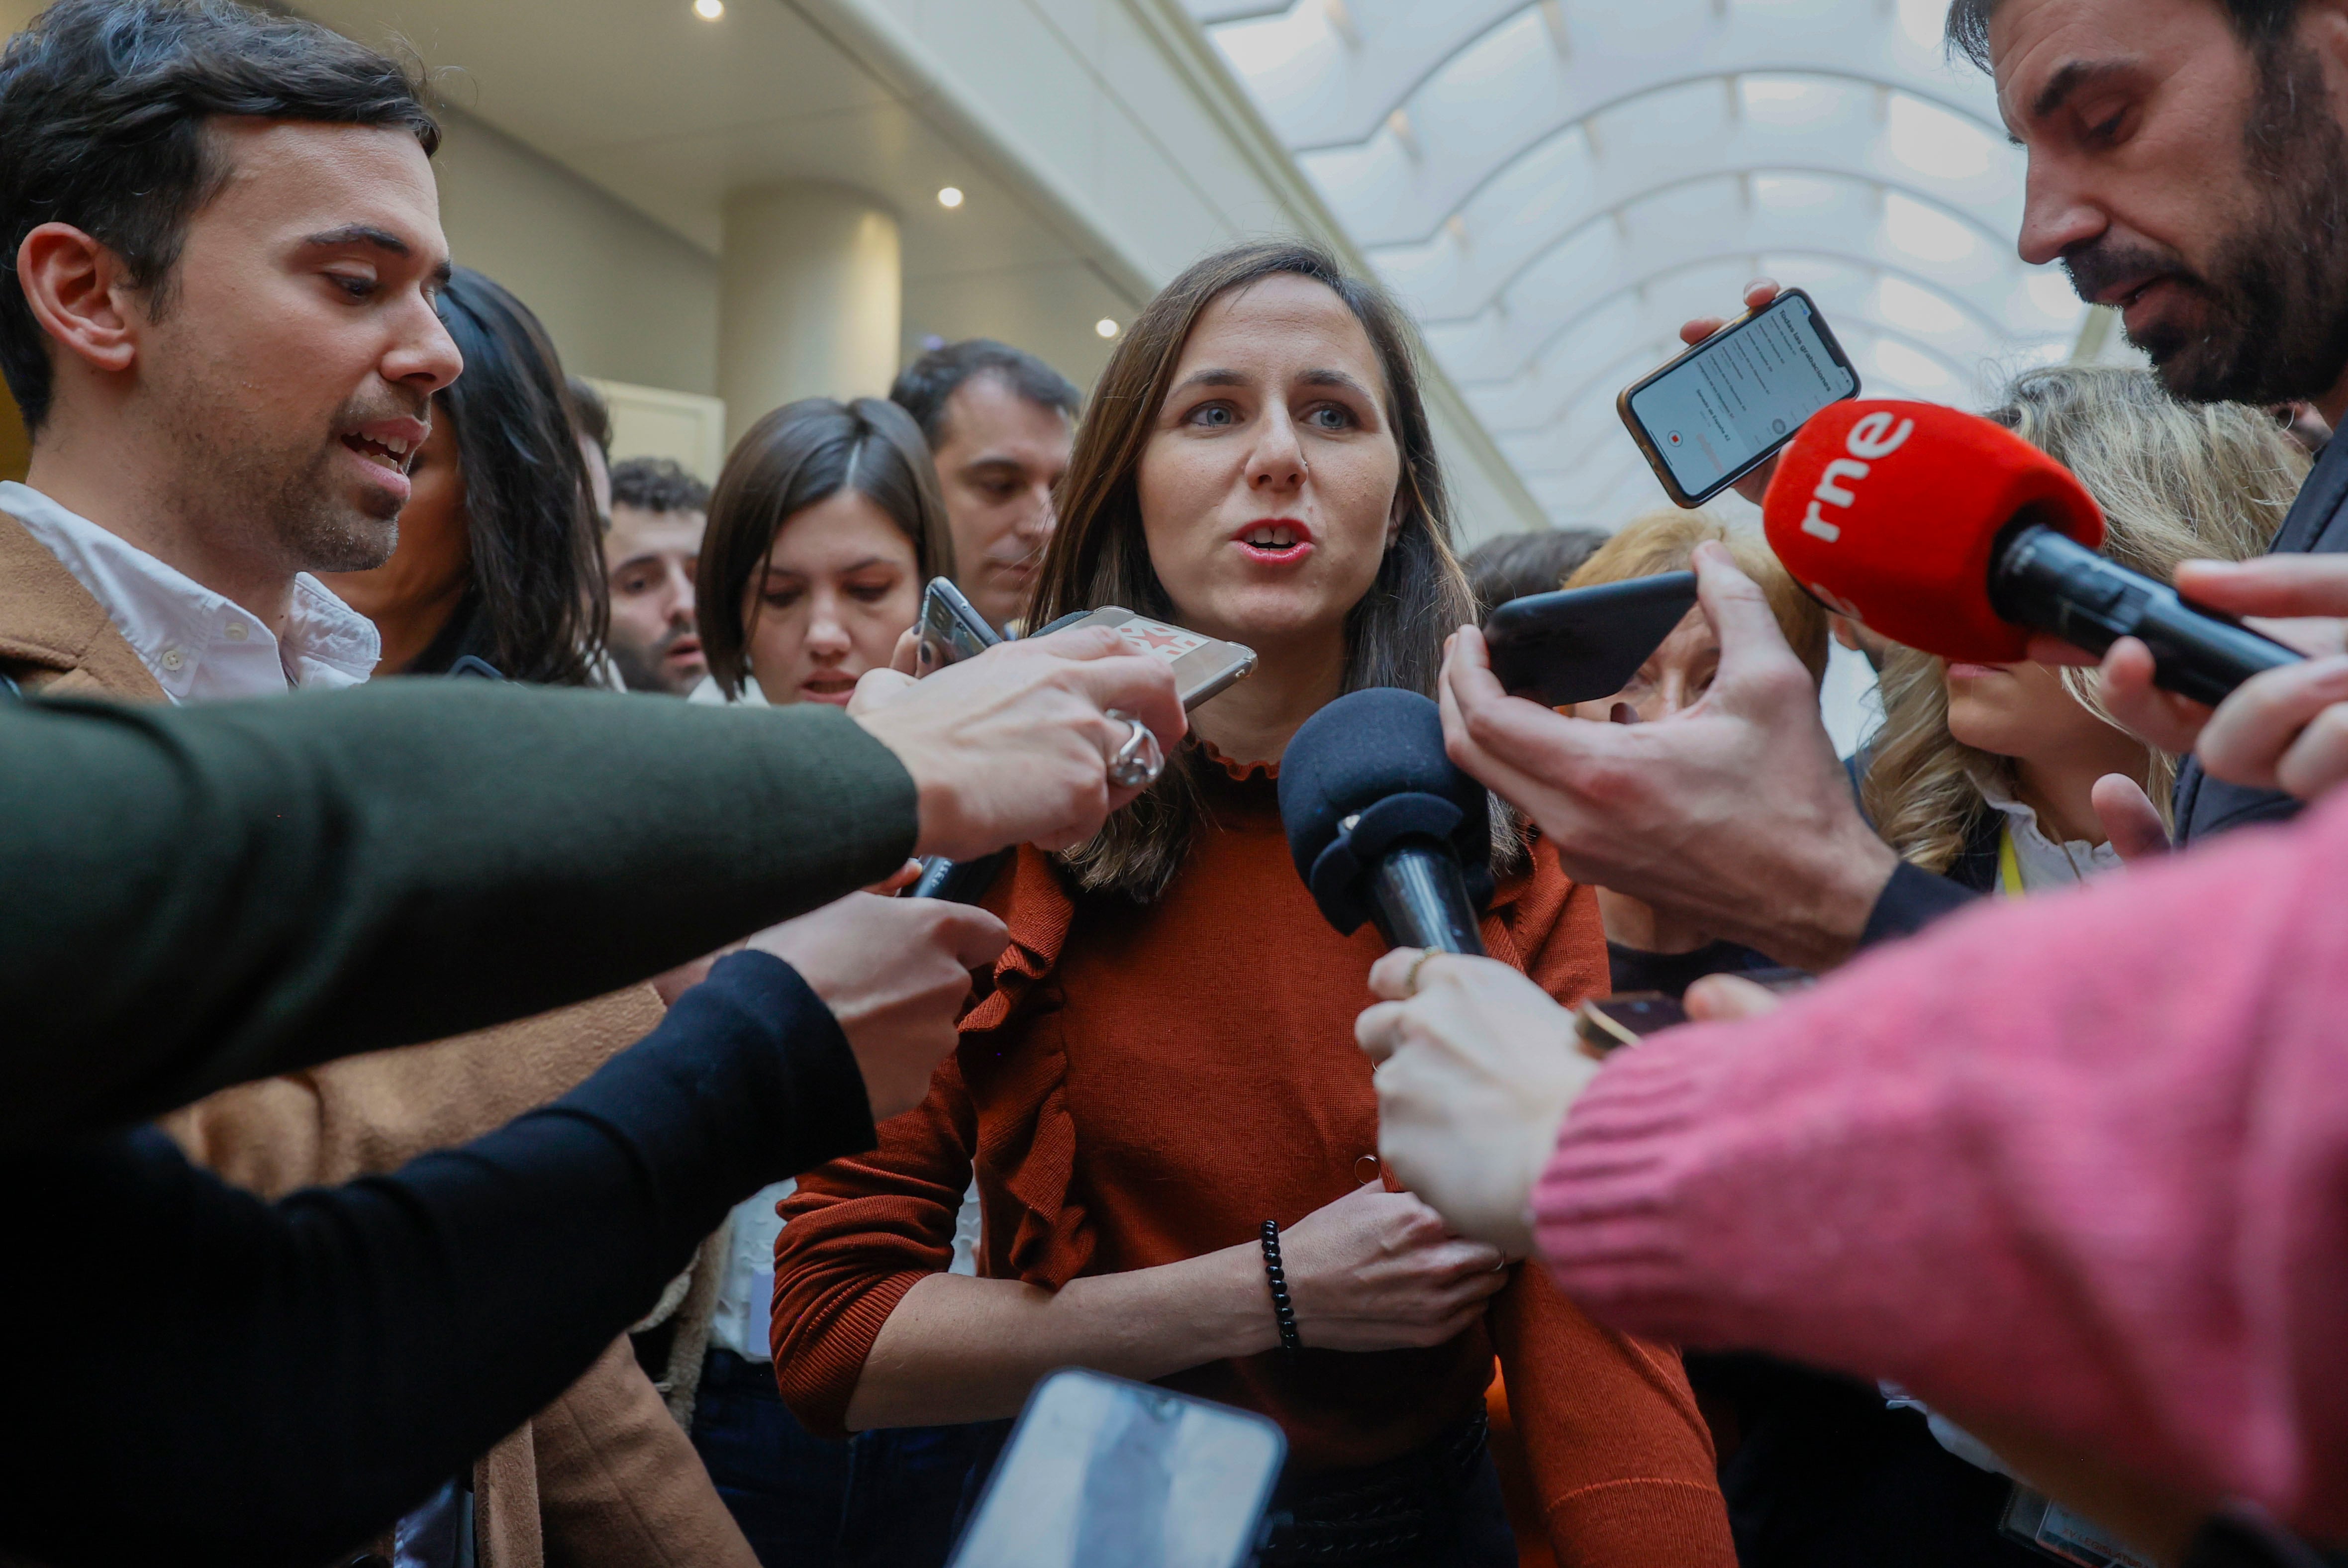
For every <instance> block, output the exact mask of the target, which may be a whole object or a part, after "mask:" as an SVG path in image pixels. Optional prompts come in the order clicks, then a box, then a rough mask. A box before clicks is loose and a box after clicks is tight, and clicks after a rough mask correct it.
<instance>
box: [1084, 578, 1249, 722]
mask: <svg viewBox="0 0 2348 1568" xmlns="http://www.w3.org/2000/svg"><path fill="white" fill-rule="evenodd" d="M1076 626H1112V627H1115V628H1116V629H1117V631H1120V632H1123V633H1124V634H1125V635H1126V638H1127V640H1128V641H1130V642H1133V643H1136V644H1138V645H1140V646H1141V647H1142V648H1143V649H1144V650H1146V651H1147V652H1148V654H1149V655H1151V656H1152V657H1154V658H1159V659H1163V660H1164V661H1165V662H1166V663H1168V664H1169V665H1173V666H1174V689H1175V690H1176V691H1178V692H1179V693H1180V694H1181V697H1182V707H1183V708H1184V710H1185V711H1188V710H1189V709H1190V708H1194V707H1198V706H1199V705H1200V703H1202V702H1204V701H1206V700H1207V699H1208V698H1209V697H1210V696H1216V695H1217V694H1219V693H1220V692H1222V691H1225V690H1227V689H1228V688H1229V687H1230V686H1231V684H1232V683H1233V682H1235V681H1237V680H1239V679H1240V678H1241V676H1245V675H1247V674H1248V673H1249V672H1250V671H1251V670H1253V669H1254V668H1255V650H1254V649H1253V648H1251V647H1249V646H1248V645H1246V644H1244V643H1226V642H1222V641H1220V640H1218V639H1216V638H1214V637H1208V636H1202V635H1200V634H1199V633H1197V632H1186V631H1184V630H1183V629H1182V628H1181V627H1179V626H1169V625H1168V624H1166V623H1165V622H1163V621H1153V620H1151V619H1150V618H1149V617H1148V616H1147V615H1137V614H1134V613H1133V612H1132V611H1130V610H1128V609H1126V608H1124V607H1123V606H1122V605H1117V604H1105V605H1103V606H1102V607H1101V608H1099V609H1097V610H1095V611H1094V612H1093V613H1092V614H1089V615H1080V616H1078V617H1076V619H1075V620H1073V621H1070V620H1066V618H1065V617H1063V619H1062V620H1059V621H1055V622H1053V623H1052V630H1054V631H1062V630H1066V629H1067V628H1069V627H1076Z"/></svg>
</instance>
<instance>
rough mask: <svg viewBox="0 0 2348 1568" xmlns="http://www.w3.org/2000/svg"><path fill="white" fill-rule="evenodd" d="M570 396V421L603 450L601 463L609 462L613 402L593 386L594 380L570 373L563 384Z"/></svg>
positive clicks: (606, 465) (596, 446)
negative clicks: (604, 399)
mask: <svg viewBox="0 0 2348 1568" xmlns="http://www.w3.org/2000/svg"><path fill="white" fill-rule="evenodd" d="M562 389H563V391H564V392H565V393H566V394H567V395H568V396H569V397H570V398H571V422H572V425H574V426H575V427H577V428H578V431H579V433H580V434H581V435H582V436H584V437H586V438H588V439H589V440H591V441H592V442H594V443H595V449H596V450H598V451H600V452H602V454H603V466H604V467H606V468H609V467H611V464H612V406H611V405H610V404H609V403H606V402H604V401H603V395H602V393H601V392H598V391H596V390H595V384H594V383H593V382H592V381H590V380H588V379H587V377H584V376H573V377H569V378H568V379H567V380H565V381H564V382H563V384H562Z"/></svg>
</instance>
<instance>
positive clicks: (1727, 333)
mask: <svg viewBox="0 0 2348 1568" xmlns="http://www.w3.org/2000/svg"><path fill="white" fill-rule="evenodd" d="M1858 396H1859V372H1858V371H1857V370H1855V369H1853V368H1852V366H1851V363H1850V356H1849V355H1847V354H1845V353H1844V352H1843V351H1842V345H1841V344H1839V343H1837V342H1836V341H1835V335H1834V334H1833V333H1832V332H1830V331H1828V329H1827V324H1826V319H1825V318H1824V317H1823V316H1821V315H1818V306H1817V305H1816V304H1812V303H1811V301H1810V296H1809V295H1807V294H1804V293H1803V292H1802V291H1801V290H1799V289H1787V291H1786V292H1785V293H1783V294H1779V295H1778V296H1777V297H1776V299H1773V300H1771V301H1770V302H1769V303H1768V304H1765V305H1763V306H1762V307H1761V308H1760V309H1759V310H1756V311H1752V312H1749V313H1748V314H1746V315H1745V316H1744V317H1742V318H1741V319H1739V320H1737V321H1735V322H1732V323H1730V324H1729V325H1726V326H1725V327H1722V328H1721V329H1720V330H1719V331H1718V332H1715V333H1714V334H1713V335H1711V336H1710V337H1707V338H1705V339H1704V341H1703V342H1702V343H1699V344H1697V345H1695V346H1694V347H1692V348H1690V349H1689V350H1688V351H1687V352H1686V353H1685V354H1683V355H1681V356H1679V357H1678V358H1677V359H1674V360H1673V361H1672V362H1671V363H1670V364H1669V365H1666V366H1663V368H1662V369H1660V370H1657V371H1655V372H1654V373H1653V375H1651V376H1649V377H1646V378H1645V379H1644V380H1642V381H1636V382H1633V383H1632V385H1630V386H1629V387H1624V388H1623V389H1622V397H1618V398H1616V399H1615V403H1614V407H1615V408H1616V410H1617V411H1618V412H1619V413H1621V414H1622V423H1623V424H1625V425H1627V426H1628V427H1630V430H1631V438H1632V440H1634V441H1636V442H1638V443H1639V450H1640V451H1641V452H1643V453H1644V454H1645V456H1646V459H1647V464H1648V466H1649V467H1650V468H1653V469H1654V470H1655V477H1656V478H1657V479H1659V480H1663V492H1664V493H1665V494H1666V495H1668V496H1670V497H1671V498H1672V500H1675V501H1677V502H1678V503H1679V504H1680V505H1682V506H1702V505H1703V504H1704V502H1705V501H1707V500H1711V499H1712V498H1713V497H1714V496H1716V495H1718V494H1719V493H1720V492H1721V491H1722V490H1726V489H1727V488H1728V487H1729V486H1730V485H1732V484H1735V482H1736V481H1737V480H1740V479H1742V478H1744V477H1745V475H1746V474H1747V473H1749V472H1751V471H1752V470H1753V469H1755V468H1756V467H1758V466H1759V465H1760V463H1761V462H1762V461H1763V460H1764V459H1766V458H1767V457H1768V456H1769V454H1770V453H1772V452H1774V451H1776V449H1778V448H1780V447H1782V446H1784V445H1785V444H1786V443H1787V441H1790V440H1792V439H1793V438H1794V432H1796V431H1797V430H1799V429H1800V428H1802V422H1803V421H1804V420H1806V419H1807V418H1809V417H1810V416H1811V415H1813V414H1815V413H1817V412H1818V410H1819V409H1821V408H1823V407H1826V406H1827V405H1828V404H1829V403H1838V402H1840V401H1841V400H1842V399H1844V398H1846V397H1858Z"/></svg>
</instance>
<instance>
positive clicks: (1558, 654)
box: [1484, 572, 1695, 707]
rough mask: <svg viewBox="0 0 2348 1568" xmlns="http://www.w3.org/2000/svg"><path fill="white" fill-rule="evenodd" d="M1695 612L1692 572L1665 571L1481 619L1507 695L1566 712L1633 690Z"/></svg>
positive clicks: (1524, 603) (1541, 597)
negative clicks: (1640, 675) (1641, 669)
mask: <svg viewBox="0 0 2348 1568" xmlns="http://www.w3.org/2000/svg"><path fill="white" fill-rule="evenodd" d="M1694 607H1695V573H1693V572H1661V573H1656V574H1655V575H1654V576H1653V577H1633V578H1632V579H1631V580H1630V581H1629V582H1627V583H1600V584H1599V585H1598V586H1597V587H1595V588H1568V589H1563V590H1560V592H1558V593H1530V594H1527V595H1526V596H1525V597H1524V598H1522V599H1511V600H1509V602H1508V603H1505V604H1503V605H1501V606H1500V607H1499V608H1498V609H1497V610H1494V611H1493V612H1492V614H1491V615H1490V616H1489V617H1488V618H1487V619H1486V621H1485V622H1484V641H1485V644H1486V645H1488V647H1489V648H1490V649H1491V652H1492V673H1493V674H1494V675H1496V676H1498V677H1499V680H1500V685H1501V686H1503V687H1505V688H1506V689H1507V690H1508V693H1509V696H1522V697H1529V698H1531V699H1532V700H1533V701H1535V702H1537V703H1540V705H1541V706H1542V707H1566V706H1567V705H1568V704H1570V703H1577V702H1595V701H1597V700H1598V699H1599V698H1600V697H1602V696H1613V695H1614V694H1615V693H1616V692H1618V691H1621V690H1622V688H1623V687H1624V686H1629V685H1630V684H1631V677H1632V676H1635V675H1637V674H1638V673H1639V666H1640V665H1643V664H1645V663H1646V662H1647V660H1648V658H1649V657H1650V656H1651V655H1653V653H1654V651H1655V650H1656V649H1657V648H1659V647H1661V646H1663V639H1664V638H1665V637H1668V636H1670V635H1671V634H1672V628H1673V627H1674V626H1676V625H1678V624H1680V622H1681V621H1682V620H1683V619H1684V617H1685V616H1686V614H1687V613H1688V612H1689V611H1690V610H1692V609H1694Z"/></svg>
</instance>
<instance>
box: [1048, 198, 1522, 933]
mask: <svg viewBox="0 0 2348 1568" xmlns="http://www.w3.org/2000/svg"><path fill="white" fill-rule="evenodd" d="M1282 273H1292V274H1294V275H1296V276H1298V277H1304V278H1310V279H1312V280H1313V282H1315V283H1317V284H1322V285H1323V286H1324V287H1326V288H1327V289H1328V290H1329V292H1330V293H1332V294H1335V295H1336V296H1337V297H1338V298H1339V299H1341V300H1343V301H1344V304H1345V307H1346V308H1347V309H1348V310H1350V311H1352V312H1353V313H1354V319H1355V320H1356V321H1359V322H1360V323H1361V324H1362V330H1363V331H1364V332H1365V333H1366V334H1367V335H1368V336H1369V340H1370V346H1371V348H1372V349H1373V350H1374V351H1375V353H1376V355H1377V356H1378V364H1379V366H1380V367H1381V368H1382V369H1383V370H1384V371H1385V383H1386V385H1385V415H1386V419H1387V422H1388V423H1389V425H1390V426H1391V427H1392V428H1393V430H1394V432H1395V446H1396V447H1397V448H1398V449H1400V454H1401V458H1402V474H1401V479H1400V480H1399V483H1398V487H1397V500H1398V501H1399V507H1398V510H1399V512H1400V514H1401V526H1400V527H1399V529H1398V530H1397V531H1396V532H1395V538H1394V542H1393V543H1392V544H1390V545H1388V546H1387V547H1386V552H1385V559H1384V560H1383V561H1381V562H1379V565H1378V574H1377V578H1376V580H1375V582H1373V583H1371V584H1370V590H1369V592H1368V593H1365V594H1364V595H1363V596H1362V599H1361V602H1360V603H1357V604H1355V605H1354V608H1353V609H1352V611H1351V612H1349V613H1348V614H1347V615H1346V618H1345V677H1344V689H1345V690H1347V691H1358V690H1360V689H1361V688H1363V687H1365V686H1402V687H1404V688H1406V689H1407V690H1410V691H1416V692H1421V693H1426V694H1428V695H1432V694H1433V692H1434V690H1435V677H1436V674H1437V671H1438V670H1439V669H1440V668H1441V667H1442V659H1443V639H1444V638H1445V637H1446V636H1447V634H1450V633H1451V632H1452V631H1453V630H1454V629H1456V628H1457V626H1458V625H1459V624H1461V623H1462V622H1464V621H1468V620H1470V619H1472V618H1473V617H1474V615H1475V610H1476V601H1475V597H1474V595H1473V594H1472V593H1469V591H1468V579H1467V576H1466V575H1465V574H1464V573H1462V572H1461V571H1460V569H1459V562H1458V558H1457V556H1456V555H1455V554H1454V553H1453V551H1452V531H1451V506H1450V500H1449V498H1448V495H1447V492H1446V490H1445V489H1444V484H1443V469H1442V464H1441V463H1440V462H1439V461H1438V460H1437V457H1436V452H1435V436H1434V432H1433V429H1432V428H1431V427H1430V426H1429V424H1428V422H1427V418H1426V406H1425V405H1424V404H1423V403H1422V402H1421V401H1420V398H1419V391H1418V343H1417V335H1416V333H1415V332H1414V331H1413V330H1412V328H1411V325H1410V324H1409V322H1408V320H1407V319H1406V318H1405V316H1404V315H1403V314H1402V312H1401V311H1399V310H1397V309H1396V308H1395V305H1394V303H1393V302H1392V301H1391V300H1389V299H1387V298H1386V296H1385V294H1383V293H1381V292H1380V291H1379V290H1378V289H1377V288H1376V287H1375V285H1373V284H1367V283H1365V282H1363V281H1362V280H1361V279H1359V278H1355V277H1354V276H1351V275H1350V274H1348V273H1346V271H1345V270H1344V267H1343V266H1341V265H1339V264H1338V262H1337V259H1336V258H1335V257H1334V256H1333V255H1331V254H1330V253H1328V252H1327V251H1325V250H1323V249H1322V248H1321V247H1320V246H1318V245H1314V244H1309V243H1306V242H1302V241H1296V240H1260V241H1254V242H1250V243H1246V244H1241V245H1234V246H1232V247H1231V249H1229V250H1225V251H1218V252H1217V253H1214V254H1213V255H1210V256H1208V257H1207V258H1205V259H1204V260H1202V261H1200V262H1196V263H1192V264H1191V266H1190V267H1189V270H1188V271H1186V272H1184V273H1182V275H1181V276H1180V277H1178V278H1176V279H1175V280H1174V281H1173V282H1172V283H1170V284H1167V285H1166V287H1165V288H1164V289H1163V290H1162V291H1160V292H1159V295H1158V297H1157V298H1156V299H1153V300H1151V301H1150V302H1149V304H1148V306H1147V307H1146V308H1145V309H1144V310H1143V311H1142V313H1141V315H1140V318H1139V319H1138V320H1137V321H1136V322H1135V323H1134V324H1133V327H1132V330H1131V331H1129V332H1128V333H1127V334H1126V335H1125V339H1124V341H1123V342H1121V343H1119V344H1118V345H1117V352H1116V353H1115V354H1114V355H1112V356H1110V358H1109V362H1108V368H1107V369H1106V370H1104V371H1103V372H1102V373H1101V379H1100V385H1099V386H1098V387H1097V388H1096V389H1095V390H1094V393H1093V399H1092V403H1091V406H1090V407H1088V408H1087V409H1086V414H1085V419H1084V423H1083V425H1082V426H1081V427H1079V428H1078V429H1077V431H1076V451H1075V454H1074V456H1073V457H1072V458H1071V459H1070V461H1069V464H1068V471H1067V473H1066V476H1064V477H1063V478H1062V480H1060V484H1059V489H1058V492H1057V498H1056V499H1057V501H1058V511H1059V516H1060V522H1059V527H1058V529H1057V530H1056V531H1055V532H1054V533H1053V535H1052V543H1051V546H1050V549H1049V550H1048V552H1046V553H1045V557H1044V570H1043V573H1042V575H1041V577H1040V578H1039V579H1038V581H1037V583H1036V584H1035V606H1034V609H1033V611H1032V612H1031V614H1030V621H1031V623H1032V624H1036V625H1043V624H1048V623H1049V622H1051V621H1054V620H1056V619H1057V618H1058V617H1060V616H1062V615H1065V614H1068V613H1069V612H1071V611H1076V610H1091V609H1096V608H1097V607H1099V606H1101V605H1104V604H1122V605H1124V606H1125V607H1126V608H1127V609H1128V610H1138V611H1139V612H1140V613H1141V614H1145V615H1155V616H1159V617H1161V618H1165V619H1171V618H1173V616H1174V606H1173V603H1172V601H1171V600H1170V599H1169V597H1168V595H1167V593H1166V588H1165V585H1164V584H1163V583H1160V582H1159V579H1158V572H1157V569H1156V567H1154V566H1153V565H1152V564H1151V563H1150V560H1149V546H1148V542H1147V540H1146V539H1145V538H1144V536H1143V533H1142V527H1141V497H1140V489H1139V485H1138V474H1139V470H1140V468H1141V458H1142V454H1143V452H1144V451H1145V450H1147V449H1148V445H1149V437H1150V431H1151V428H1152V427H1153V426H1154V425H1155V423H1156V422H1157V418H1158V410H1159V408H1160V407H1163V406H1164V404H1165V401H1166V397H1167V393H1168V392H1169V389H1170V388H1171V387H1172V386H1173V381H1174V371H1175V368H1176V366H1177V365H1178V363H1179V361H1180V359H1181V357H1182V348H1183V346H1184V345H1185V344H1186V343H1188V342H1189V337H1190V332H1191V329H1192V328H1193V327H1195V326H1196V325H1198V321H1199V317H1200V315H1201V314H1202V313H1203V312H1204V311H1205V310H1206V308H1207V307H1208V306H1209V305H1210V304H1213V303H1214V302H1215V301H1216V300H1218V299H1220V298H1221V297H1222V296H1223V295H1225V294H1230V293H1231V292H1232V291H1233V290H1235V289H1241V288H1245V287H1247V286H1248V285H1249V284H1253V283H1258V282H1261V281H1262V280H1263V279H1265V278H1269V277H1276V276H1279V275H1281V274H1282ZM1200 766H1201V763H1200V757H1199V754H1198V748H1195V747H1184V748H1182V749H1181V751H1180V752H1179V754H1178V755H1176V756H1175V757H1173V758H1169V761H1168V764H1167V768H1166V771H1165V774H1164V775H1163V776H1162V777H1161V778H1160V779H1159V781H1158V782H1157V783H1156V784H1155V785H1153V786H1151V787H1150V789H1149V790H1148V792H1147V793H1146V794H1144V795H1143V796H1142V797H1141V799H1138V800H1136V801H1135V802H1134V803H1133V804H1132V805H1131V806H1129V807H1128V808H1127V809H1126V810H1122V811H1119V812H1117V814H1116V815H1115V816H1113V817H1111V818H1110V819H1109V820H1108V823H1107V826H1106V827H1104V828H1103V829H1102V830H1101V831H1100V832H1099V834H1098V835H1097V836H1096V837H1095V838H1093V839H1092V840H1091V841H1089V842H1086V843H1084V844H1081V845H1079V846H1077V847H1076V849H1073V850H1070V851H1066V852H1065V853H1064V854H1062V855H1061V857H1060V861H1061V863H1062V864H1063V865H1065V866H1066V867H1067V868H1068V869H1069V871H1070V872H1072V873H1073V874H1074V876H1075V877H1076V882H1077V884H1078V885H1079V886H1080V887H1083V888H1085V889H1086V890H1088V891H1095V892H1119V893H1123V894H1126V895H1127V896H1128V897H1131V898H1134V899H1138V900H1141V901H1143V902H1148V900H1151V899H1154V898H1156V897H1157V896H1158V895H1159V893H1161V892H1164V891H1165V889H1166V886H1167V884H1168V883H1169V882H1172V881H1173V880H1174V874H1175V872H1178V871H1179V870H1180V869H1181V866H1182V861H1183V860H1184V858H1185V856H1186V855H1187V854H1188V853H1189V848H1190V842H1191V840H1192V838H1193V837H1194V836H1195V834H1196V833H1197V831H1198V828H1199V824H1200V820H1202V817H1203V814H1204V807H1203V804H1202V802H1201V799H1200V793H1199V775H1198V771H1197V770H1198V769H1199V768H1200Z"/></svg>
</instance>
